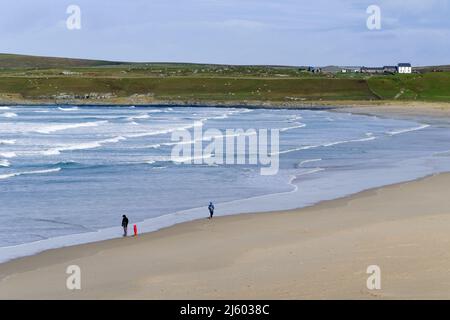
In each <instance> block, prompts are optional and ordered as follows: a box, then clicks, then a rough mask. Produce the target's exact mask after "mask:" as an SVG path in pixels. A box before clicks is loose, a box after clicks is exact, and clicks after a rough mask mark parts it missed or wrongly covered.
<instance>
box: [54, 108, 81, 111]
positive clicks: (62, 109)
mask: <svg viewBox="0 0 450 320" xmlns="http://www.w3.org/2000/svg"><path fill="white" fill-rule="evenodd" d="M58 110H61V111H77V110H79V108H78V107H72V108H62V107H59V108H58Z"/></svg>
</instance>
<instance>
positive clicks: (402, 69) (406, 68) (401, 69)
mask: <svg viewBox="0 0 450 320" xmlns="http://www.w3.org/2000/svg"><path fill="white" fill-rule="evenodd" d="M398 73H412V66H411V64H410V63H399V64H398Z"/></svg>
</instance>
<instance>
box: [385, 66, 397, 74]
mask: <svg viewBox="0 0 450 320" xmlns="http://www.w3.org/2000/svg"><path fill="white" fill-rule="evenodd" d="M397 70H398V69H397V67H396V66H384V67H383V71H384V73H397Z"/></svg>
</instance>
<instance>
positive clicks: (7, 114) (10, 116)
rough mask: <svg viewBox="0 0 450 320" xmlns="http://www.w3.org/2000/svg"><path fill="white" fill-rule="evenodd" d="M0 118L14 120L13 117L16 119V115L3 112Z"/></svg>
mask: <svg viewBox="0 0 450 320" xmlns="http://www.w3.org/2000/svg"><path fill="white" fill-rule="evenodd" d="M0 117H3V118H15V117H17V114H16V113H14V112H5V113H1V114H0Z"/></svg>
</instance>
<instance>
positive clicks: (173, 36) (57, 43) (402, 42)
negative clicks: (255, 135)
mask: <svg viewBox="0 0 450 320" xmlns="http://www.w3.org/2000/svg"><path fill="white" fill-rule="evenodd" d="M70 5H77V6H78V7H79V8H80V10H81V29H75V30H70V29H68V28H67V24H66V20H67V19H68V18H69V16H70V14H68V13H67V8H68V7H69V6H70ZM370 5H377V6H378V7H379V8H380V10H381V11H380V13H381V20H380V21H381V28H380V29H376V30H370V29H369V28H368V27H367V19H368V18H369V16H370V14H369V13H367V8H368V7H369V6H370ZM0 52H2V53H20V54H32V55H43V56H59V57H73V58H92V59H104V60H115V61H136V62H198V63H223V64H269V65H297V66H300V65H314V66H325V65H365V66H378V65H396V64H397V63H399V62H411V63H413V65H416V66H418V65H439V64H450V0H270V1H269V0H71V1H66V0H2V6H1V9H0Z"/></svg>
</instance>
